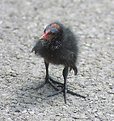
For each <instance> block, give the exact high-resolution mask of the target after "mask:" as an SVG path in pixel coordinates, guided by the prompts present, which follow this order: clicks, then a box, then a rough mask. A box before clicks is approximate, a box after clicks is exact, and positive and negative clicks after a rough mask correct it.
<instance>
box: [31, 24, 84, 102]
mask: <svg viewBox="0 0 114 121" xmlns="http://www.w3.org/2000/svg"><path fill="white" fill-rule="evenodd" d="M32 51H34V52H35V54H36V55H40V56H41V57H43V58H44V62H45V67H46V78H45V79H46V80H45V83H47V82H48V83H50V84H51V85H52V86H53V87H54V88H55V89H56V90H57V92H56V93H54V94H53V95H56V94H58V93H61V92H63V94H64V101H65V103H66V92H67V93H70V94H72V95H77V96H79V97H82V98H85V97H84V96H81V95H79V94H77V93H74V92H72V91H70V90H69V89H67V83H66V80H67V75H68V69H69V68H70V70H71V69H73V70H74V73H75V75H76V74H77V67H76V61H77V56H78V46H77V39H76V38H75V36H74V35H73V33H72V32H71V30H70V29H69V28H66V27H64V26H63V25H62V24H61V23H58V22H53V23H51V24H49V25H48V26H47V27H46V28H45V30H44V33H43V35H42V36H41V37H40V38H39V40H38V42H37V43H36V45H35V46H34V48H33V49H32ZM49 63H52V64H56V65H59V64H61V65H63V66H64V69H63V78H64V84H62V83H60V82H57V81H55V80H53V79H52V78H51V77H50V76H49V73H48V67H49ZM55 84H59V86H61V87H62V90H59V89H58V88H57V87H56V86H55ZM51 96H52V95H51Z"/></svg>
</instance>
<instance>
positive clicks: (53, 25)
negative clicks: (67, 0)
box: [51, 23, 61, 30]
mask: <svg viewBox="0 0 114 121" xmlns="http://www.w3.org/2000/svg"><path fill="white" fill-rule="evenodd" d="M51 27H53V28H56V29H58V30H60V29H61V28H60V26H59V25H58V24H56V23H52V24H51Z"/></svg>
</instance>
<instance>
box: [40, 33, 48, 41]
mask: <svg viewBox="0 0 114 121" xmlns="http://www.w3.org/2000/svg"><path fill="white" fill-rule="evenodd" d="M47 38H48V33H44V34H43V35H42V36H41V37H40V38H39V39H40V40H47Z"/></svg>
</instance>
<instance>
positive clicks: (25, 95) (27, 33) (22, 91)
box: [0, 0, 114, 121]
mask: <svg viewBox="0 0 114 121" xmlns="http://www.w3.org/2000/svg"><path fill="white" fill-rule="evenodd" d="M55 20H58V21H61V22H62V23H63V24H64V25H66V26H68V27H70V28H71V29H72V31H73V32H74V33H75V34H76V35H77V36H78V37H79V38H80V39H79V40H80V41H79V49H80V52H79V58H78V63H77V66H78V75H77V76H74V75H73V72H70V73H69V76H68V86H69V88H71V89H72V90H73V91H75V92H77V93H79V94H81V95H85V96H87V98H86V100H84V99H81V98H79V97H76V96H72V95H69V94H68V95H67V104H64V100H63V95H62V94H59V95H58V96H54V97H50V98H47V99H45V97H46V96H47V95H49V94H50V93H53V92H54V90H53V89H52V88H51V87H50V86H49V85H46V86H45V87H44V88H42V89H41V90H37V89H35V88H37V87H38V86H39V85H40V84H42V83H43V81H44V77H45V67H44V63H43V59H42V58H40V57H36V56H35V55H34V53H31V52H30V51H31V49H32V47H33V45H34V43H35V41H36V37H39V36H40V35H41V33H42V31H43V29H44V26H45V25H47V24H49V23H50V22H52V21H55ZM62 69H63V67H62V66H58V67H57V66H54V65H50V75H51V76H52V77H54V78H55V79H57V80H58V81H62V82H63V78H62ZM52 70H53V71H52ZM0 121H114V1H113V0H50V1H48V0H0Z"/></svg>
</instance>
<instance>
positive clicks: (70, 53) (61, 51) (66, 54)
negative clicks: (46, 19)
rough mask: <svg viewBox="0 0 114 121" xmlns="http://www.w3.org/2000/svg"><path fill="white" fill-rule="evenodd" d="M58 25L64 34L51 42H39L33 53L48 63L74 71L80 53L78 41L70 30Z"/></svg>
mask: <svg viewBox="0 0 114 121" xmlns="http://www.w3.org/2000/svg"><path fill="white" fill-rule="evenodd" d="M57 24H58V25H59V26H60V27H61V29H62V31H61V32H62V34H61V35H60V36H59V37H56V38H54V39H52V40H51V41H47V40H45V41H43V40H38V42H37V43H36V45H35V46H34V48H33V51H35V54H37V55H40V56H41V57H43V58H44V60H45V61H46V62H48V63H52V64H61V65H64V66H67V67H70V68H71V69H74V67H75V63H76V60H77V53H78V47H77V40H76V38H75V36H74V35H73V33H72V32H71V31H70V29H68V28H65V27H64V26H63V25H61V24H59V23H57Z"/></svg>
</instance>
